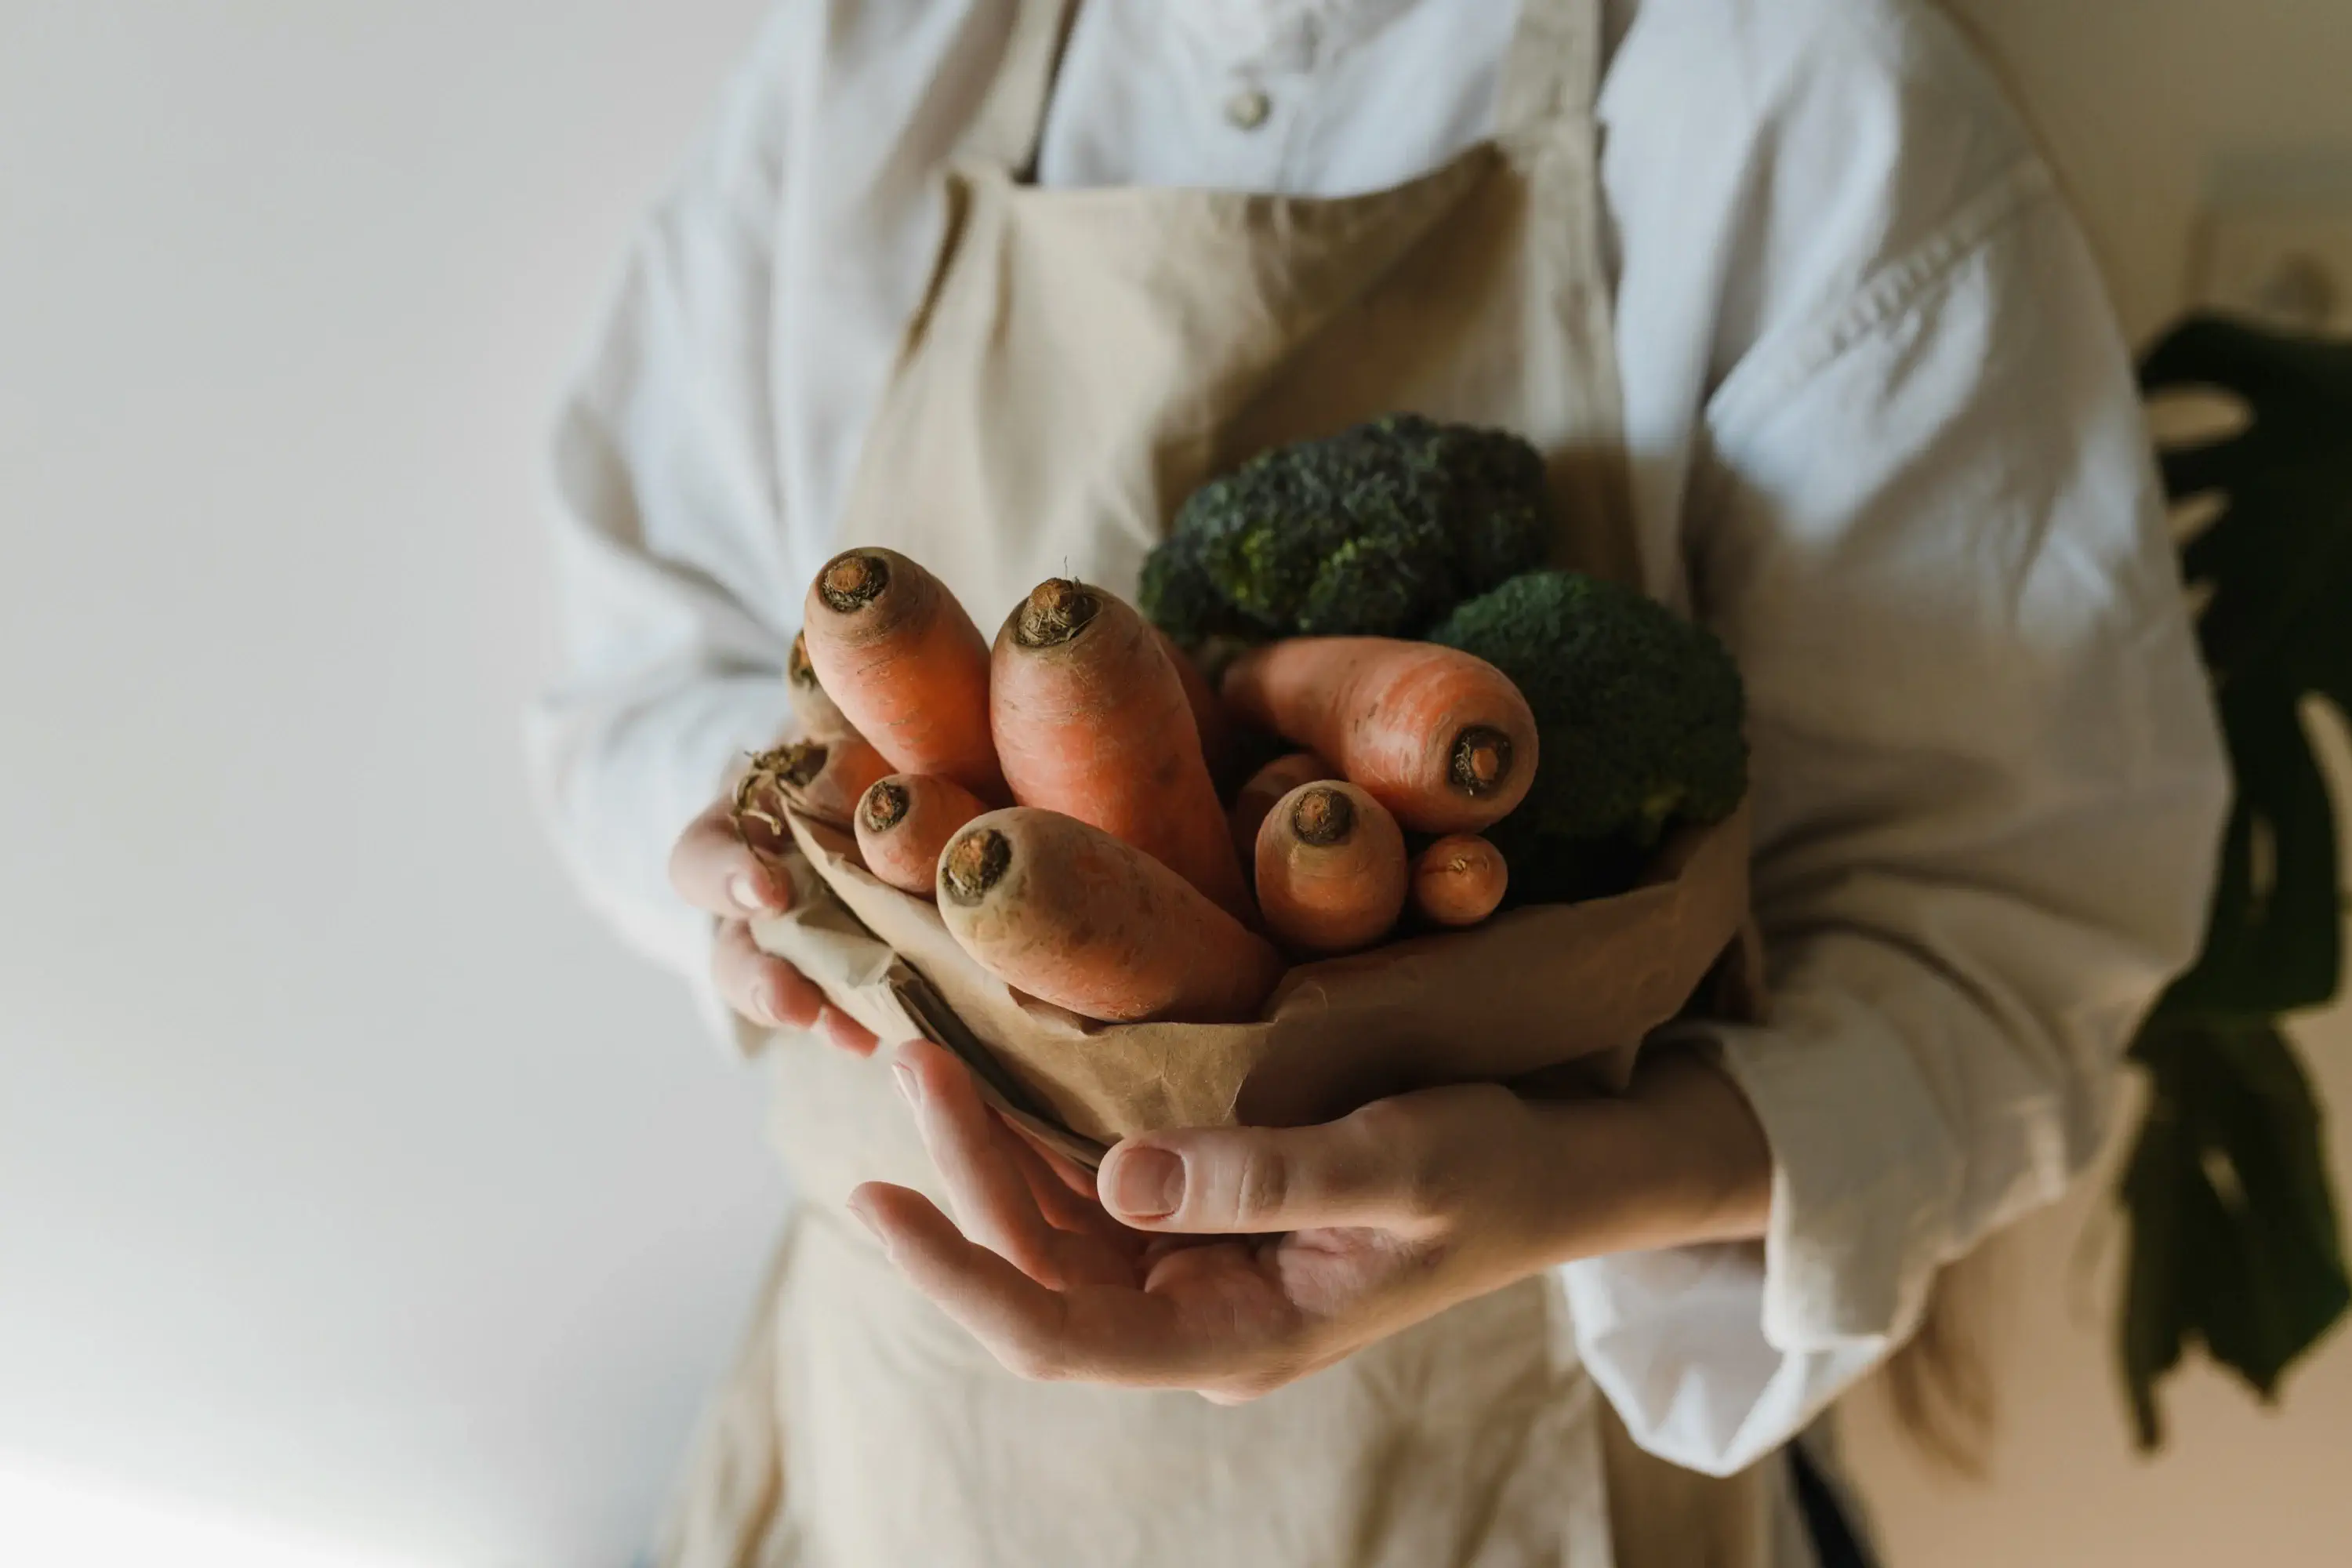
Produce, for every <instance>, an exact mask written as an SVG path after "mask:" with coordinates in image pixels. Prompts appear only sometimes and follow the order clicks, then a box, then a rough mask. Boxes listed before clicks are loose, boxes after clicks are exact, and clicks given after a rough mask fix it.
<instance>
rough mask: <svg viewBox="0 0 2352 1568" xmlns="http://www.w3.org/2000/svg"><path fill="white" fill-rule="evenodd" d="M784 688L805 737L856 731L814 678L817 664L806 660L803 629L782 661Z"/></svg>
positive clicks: (827, 737)
mask: <svg viewBox="0 0 2352 1568" xmlns="http://www.w3.org/2000/svg"><path fill="white" fill-rule="evenodd" d="M784 690H785V692H786V693H787V694H788V695H789V696H790V697H791V698H792V700H793V713H794V714H795V715H797V716H798V717H799V719H800V721H801V733H802V734H803V735H804V736H806V737H807V738H808V739H810V740H812V741H824V740H830V739H832V738H833V737H834V736H835V735H855V734H856V733H857V729H856V726H855V725H854V724H852V723H850V721H849V720H848V718H847V717H846V716H845V715H844V714H843V712H842V711H841V710H840V709H839V708H838V707H836V706H835V704H834V700H833V699H832V698H830V697H827V696H826V695H825V694H824V683H823V682H822V681H820V680H818V679H817V678H816V666H814V665H813V664H811V663H810V662H809V656H808V634H807V633H806V632H803V633H801V634H799V635H798V636H796V637H793V651H792V657H791V658H787V659H786V660H785V661H784Z"/></svg>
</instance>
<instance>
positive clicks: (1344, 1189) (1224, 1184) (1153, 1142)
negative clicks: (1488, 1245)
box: [1096, 1101, 1431, 1236]
mask: <svg viewBox="0 0 2352 1568" xmlns="http://www.w3.org/2000/svg"><path fill="white" fill-rule="evenodd" d="M1401 1104H1402V1102H1400V1101H1387V1102H1383V1103H1382V1104H1381V1105H1379V1106H1374V1107H1368V1108H1367V1109H1366V1110H1360V1111H1358V1112H1356V1113H1355V1114H1354V1115H1352V1116H1348V1117H1343V1118H1341V1119H1340V1120H1339V1121H1331V1122H1326V1123H1324V1124H1322V1125H1320V1126H1316V1127H1291V1128H1260V1127H1221V1128H1200V1129H1193V1130H1190V1131H1174V1132H1157V1133H1152V1134H1150V1135H1149V1136H1147V1137H1142V1138H1130V1139H1128V1140H1125V1141H1124V1142H1120V1143H1119V1144H1118V1146H1117V1147H1116V1148H1114V1149H1112V1150H1111V1152H1109V1153H1108V1155H1106V1156H1104V1159H1103V1163H1102V1170H1101V1173H1100V1174H1099V1176H1098V1177H1097V1185H1096V1191H1097V1194H1098V1195H1099V1196H1100V1198H1101V1200H1102V1204H1103V1206H1104V1207H1105V1208H1107V1209H1108V1210H1109V1211H1110V1212H1111V1214H1112V1215H1115V1216H1116V1217H1117V1218H1118V1219H1119V1220H1120V1221H1122V1222H1123V1223H1125V1224H1128V1225H1131V1226H1136V1227H1137V1228H1139V1229H1143V1230H1158V1231H1180V1232H1187V1233H1201V1234H1210V1235H1244V1236H1245V1235H1257V1234H1264V1233H1269V1232H1274V1231H1286V1230H1307V1229H1313V1228H1317V1227H1319V1226H1403V1225H1408V1224H1411V1223H1412V1222H1414V1221H1417V1220H1423V1219H1426V1218H1428V1217H1430V1215H1429V1214H1428V1212H1427V1209H1428V1200H1429V1195H1430V1192H1431V1183H1430V1182H1429V1180H1428V1173H1429V1162H1428V1159H1427V1155H1428V1152H1429V1145H1430V1140H1429V1139H1428V1137H1427V1136H1426V1135H1425V1130H1424V1129H1423V1128H1422V1127H1420V1126H1419V1125H1418V1121H1417V1119H1416V1118H1415V1117H1413V1116H1412V1114H1411V1112H1409V1111H1404V1110H1397V1109H1394V1108H1396V1107H1398V1106H1400V1105H1401Z"/></svg>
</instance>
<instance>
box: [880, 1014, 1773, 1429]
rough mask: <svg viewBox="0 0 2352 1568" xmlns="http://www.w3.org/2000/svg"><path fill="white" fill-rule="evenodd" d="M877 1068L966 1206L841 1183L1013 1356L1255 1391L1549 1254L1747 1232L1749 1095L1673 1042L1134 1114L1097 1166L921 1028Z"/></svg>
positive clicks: (1029, 1365)
mask: <svg viewBox="0 0 2352 1568" xmlns="http://www.w3.org/2000/svg"><path fill="white" fill-rule="evenodd" d="M895 1067H896V1069H897V1072H898V1079H899V1083H900V1087H901V1088H902V1089H905V1090H906V1091H907V1094H908V1099H909V1100H911V1101H912V1102H913V1103H914V1105H915V1109H916V1115H917V1117H918V1120H919V1121H920V1123H921V1127H922V1131H923V1137H924V1141H925V1142H926V1143H927V1144H928V1145H929V1148H930V1151H931V1155H932V1158H933V1159H934V1160H935V1161H936V1162H937V1163H938V1165H939V1168H940V1173H941V1174H942V1175H943V1177H944V1178H945V1180H946V1183H947V1186H948V1190H949V1194H950V1199H951V1201H952V1203H953V1204H954V1206H955V1209H956V1212H957V1214H958V1215H959V1216H960V1217H961V1220H962V1222H963V1230H961V1231H959V1230H958V1229H957V1227H956V1226H955V1225H954V1224H953V1223H952V1222H950V1220H949V1219H948V1218H947V1216H946V1215H942V1214H940V1211H939V1210H938V1209H937V1208H936V1207H934V1206H933V1205H931V1204H930V1202H929V1200H928V1199H926V1198H924V1197H923V1196H921V1195H920V1194H917V1193H914V1192H911V1191H909V1190H908V1189H907V1188H904V1187H897V1186H890V1185H887V1184H881V1183H869V1184H866V1185H865V1186H863V1187H860V1188H859V1189H858V1190H857V1191H856V1193H855V1194H852V1196H851V1200H850V1206H851V1208H852V1210H853V1211H855V1212H856V1214H857V1215H858V1217H859V1218H861V1219H863V1220H864V1221H865V1222H866V1225H867V1226H869V1227H871V1228H872V1229H873V1230H874V1232H875V1234H876V1235H877V1236H878V1237H880V1238H881V1240H882V1243H883V1245H884V1246H885V1247H887V1249H888V1251H889V1253H890V1256H891V1258H892V1259H893V1260H894V1261H895V1262H896V1263H897V1264H898V1268H900V1269H901V1270H902V1271H903V1272H904V1273H905V1274H906V1275H907V1277H908V1279H910V1280H911V1281H912V1282H913V1283H914V1284H915V1286H916V1287H917V1288H918V1289H920V1290H921V1291H922V1292H923V1293H924V1294H925V1295H927V1296H929V1298H930V1299H931V1300H934V1301H935V1302H937V1303H938V1304H939V1305H940V1307H941V1308H942V1309H943V1310H945V1311H946V1312H947V1313H948V1314H949V1315H950V1317H952V1318H954V1319H955V1320H956V1321H959V1322H961V1324H963V1326H964V1327H965V1328H967V1329H968V1330H970V1331H971V1332H972V1333H973V1334H974V1335H975V1336H976V1337H977V1338H979V1339H980V1340H981V1342H982V1343H983V1344H985V1345H986V1346H987V1347H988V1348H989V1350H990V1351H991V1352H993V1353H994V1354H995V1356H996V1357H997V1359H998V1360H999V1361H1001V1362H1003V1363H1004V1364H1005V1365H1006V1366H1007V1367H1009V1368H1011V1369H1012V1370H1013V1371H1014V1372H1016V1373H1021V1374H1022V1375H1024V1376H1028V1377H1035V1378H1054V1379H1059V1378H1072V1379H1080V1380H1084V1381H1087V1382H1093V1383H1104V1384H1123V1385H1129V1386H1135V1387H1157V1388H1187V1389H1192V1390H1195V1391H1197V1392H1199V1393H1201V1394H1203V1395H1205V1396H1206V1397H1208V1398H1209V1399H1211V1400H1213V1401H1215V1402H1217V1403H1220V1404H1230V1403H1235V1402H1238V1401H1242V1400H1247V1399H1252V1398H1255V1397H1257V1396H1258V1395H1260V1394H1266V1393H1269V1392H1271V1391H1272V1390H1274V1389H1276V1388H1279V1387H1281V1386H1282V1385H1283V1384H1286V1383H1289V1382H1291V1381H1293V1380H1295V1379H1297V1378H1299V1377H1303V1376H1305V1375H1307V1373H1311V1372H1314V1371H1317V1370H1318V1369H1319V1368H1321V1367H1324V1366H1328V1365H1329V1364H1330V1363H1333V1362H1336V1361H1339V1360H1340V1359H1341V1358H1342V1357H1344V1356H1346V1355H1348V1354H1349V1353H1350V1352H1354V1351H1356V1350H1359V1349H1360V1348H1362V1347H1363V1346H1365V1345H1367V1344H1370V1343H1371V1342H1374V1341H1376V1340H1379V1339H1382V1338H1384V1337H1386V1336H1387V1335H1390V1334H1392V1333H1394V1332H1396V1331H1399V1330H1400V1329H1403V1328H1405V1327H1408V1326H1409V1325H1411V1324H1412V1323H1415V1322H1418V1321H1421V1320H1423V1319H1424V1318H1428V1317H1431V1316H1433V1315H1434V1314H1435V1313H1437V1312H1439V1311H1442V1310H1444V1309H1445V1308H1447V1307H1450V1306H1452V1305H1454V1303H1456V1302H1458V1301H1463V1300H1469V1299H1470V1298H1472V1297H1475V1296H1479V1295H1483V1294H1485V1293H1486V1292H1487V1291H1490V1290H1494V1289H1499V1288H1501V1287H1503V1286H1505V1285H1508V1284H1510V1283H1512V1282H1513V1281H1515V1280H1517V1279H1524V1278H1526V1277H1528V1276H1529V1275H1531V1274H1534V1273H1535V1272H1537V1271H1538V1270H1539V1269H1541V1268H1546V1267H1548V1266H1549V1265H1552V1264H1555V1263H1563V1262H1568V1261H1570V1260H1572V1259H1575V1258H1587V1257H1593V1256H1598V1255H1600V1254H1603V1253H1609V1252H1619V1251H1632V1250H1638V1249H1642V1248H1647V1247H1665V1246H1673V1245H1679V1244H1682V1243H1686V1242H1695V1241H1707V1240H1731V1239H1736V1238H1742V1237H1755V1236H1760V1235H1761V1234H1762V1233H1763V1226H1764V1219H1765V1215H1766V1212H1767V1209H1768V1207H1769V1189H1770V1158H1769V1151H1768V1150H1767V1149H1766V1147H1765V1143H1764V1137H1763V1132H1762V1131H1761V1129H1760V1128H1759V1126H1758V1125H1757V1122H1756V1120H1755V1117H1754V1115H1753V1113H1752V1112H1750V1111H1749V1110H1748V1106H1747V1103H1746V1101H1745V1100H1742V1099H1741V1098H1740V1096H1739V1093H1738V1090H1737V1089H1735V1088H1733V1087H1732V1085H1731V1083H1730V1082H1729V1080H1728V1079H1725V1078H1723V1077H1722V1075H1721V1074H1720V1073H1718V1072H1717V1070H1716V1069H1714V1068H1711V1067H1708V1066H1706V1065H1705V1064H1703V1063H1701V1062H1700V1061H1698V1060H1697V1059H1696V1058H1692V1057H1689V1056H1685V1055H1679V1054H1675V1053H1673V1052H1671V1051H1669V1052H1663V1053H1659V1054H1657V1055H1656V1057H1655V1058H1654V1059H1653V1060H1652V1061H1651V1062H1650V1063H1648V1064H1647V1065H1646V1066H1645V1068H1644V1070H1643V1075H1642V1079H1641V1080H1640V1081H1639V1082H1637V1084H1636V1086H1635V1089H1634V1090H1633V1093H1631V1094H1629V1095H1627V1096H1624V1097H1622V1098H1613V1099H1596V1100H1580V1101H1536V1100H1522V1099H1520V1098H1519V1097H1518V1096H1517V1095H1515V1094H1513V1093H1511V1092H1510V1091H1509V1090H1507V1089H1499V1088H1496V1087H1493V1086H1491V1085H1473V1086H1465V1087H1461V1088H1453V1089H1426V1090H1423V1091H1421V1092H1418V1093H1413V1094H1406V1095H1400V1096H1397V1097H1396V1098H1394V1099H1391V1100H1380V1101H1376V1102H1375V1103H1373V1104H1371V1105H1369V1106H1366V1107H1365V1108H1364V1109H1363V1110H1359V1111H1357V1112H1355V1113H1354V1114H1353V1115H1350V1116H1347V1117H1343V1118H1341V1119H1340V1120H1339V1121H1333V1122H1328V1123H1326V1124H1324V1125H1322V1126H1317V1127H1301V1128H1292V1129H1260V1128H1219V1129H1202V1130H1195V1131H1177V1132H1163V1133H1155V1134H1152V1135H1151V1136H1150V1137H1148V1138H1131V1139H1129V1140H1127V1141H1125V1142H1121V1143H1120V1144H1118V1146H1117V1147H1115V1148H1114V1149H1112V1150H1111V1151H1110V1152H1109V1153H1108V1155H1107V1156H1106V1157H1105V1159H1104V1161H1103V1166H1102V1171H1101V1173H1100V1176H1099V1178H1098V1179H1096V1178H1090V1177H1089V1176H1088V1174H1087V1173H1086V1172H1085V1171H1083V1170H1081V1169H1079V1168H1078V1167H1076V1165H1073V1164H1072V1163H1069V1162H1068V1161H1066V1160H1063V1159H1061V1158H1059V1157H1058V1156H1055V1155H1051V1154H1049V1153H1047V1152H1044V1151H1042V1150H1041V1149H1040V1148H1038V1147H1036V1146H1035V1145H1034V1144H1033V1143H1032V1142H1030V1141H1029V1140H1027V1139H1026V1138H1024V1137H1023V1136H1021V1135H1020V1134H1018V1133H1016V1132H1015V1131H1013V1128H1012V1127H1011V1126H1010V1125H1009V1124H1008V1123H1006V1122H1005V1121H1003V1119H1001V1118H999V1117H997V1116H996V1115H995V1114H994V1113H993V1112H992V1111H990V1110H988V1109H987V1108H986V1106H985V1105H984V1104H983V1103H982V1100H981V1099H980V1097H979V1094H978V1092H977V1091H976V1090H975V1089H974V1088H973V1085H972V1082H971V1075H970V1074H969V1073H968V1072H967V1071H966V1070H965V1069H964V1068H963V1066H962V1064H961V1063H960V1062H958V1061H957V1060H956V1059H955V1058H953V1057H952V1056H950V1054H949V1053H948V1052H946V1051H944V1050H942V1049H940V1047H937V1046H933V1045H930V1044H929V1043H927V1042H916V1043H914V1044H911V1045H908V1046H902V1047H899V1049H898V1057H897V1060H896V1063H895ZM967 1237H969V1238H970V1239H967Z"/></svg>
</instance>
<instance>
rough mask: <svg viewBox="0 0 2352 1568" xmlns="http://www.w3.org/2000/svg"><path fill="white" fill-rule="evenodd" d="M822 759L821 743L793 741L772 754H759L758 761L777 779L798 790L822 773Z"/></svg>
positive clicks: (822, 748) (822, 745) (823, 752)
mask: <svg viewBox="0 0 2352 1568" xmlns="http://www.w3.org/2000/svg"><path fill="white" fill-rule="evenodd" d="M824 759H825V749H824V743H823V742H818V741H793V742H790V743H789V744H787V745H782V746H779V747H777V748H776V749H775V750H774V751H772V752H761V754H760V759H759V760H760V763H762V764H764V765H765V766H766V767H768V768H769V769H770V770H771V771H772V772H773V773H775V774H776V776H777V777H779V778H781V779H782V780H783V781H784V782H785V783H786V784H791V785H792V786H793V788H795V789H798V788H800V787H802V786H803V785H805V784H807V783H808V782H809V781H810V780H811V779H813V778H814V777H816V775H817V774H819V773H823V772H824Z"/></svg>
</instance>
